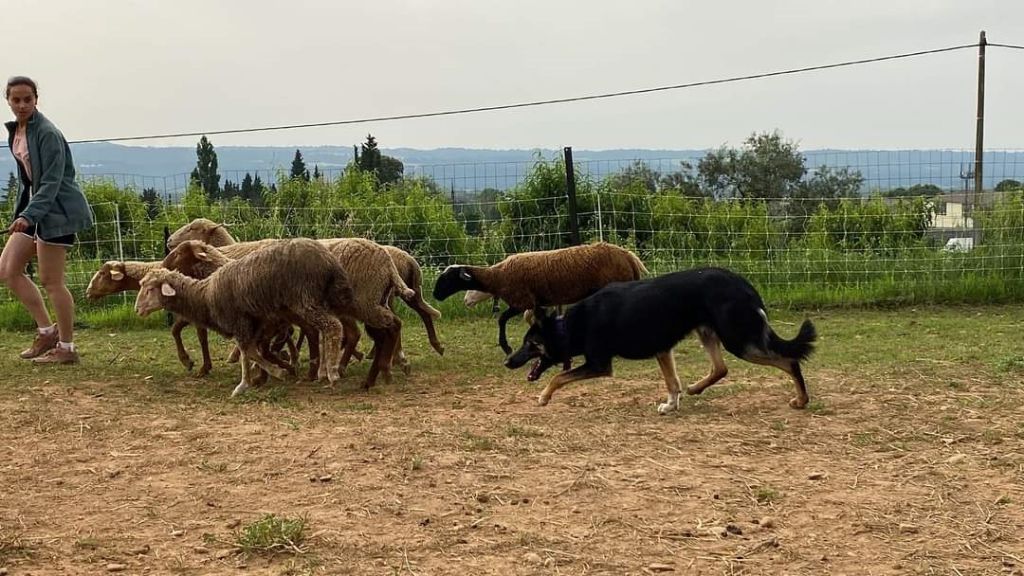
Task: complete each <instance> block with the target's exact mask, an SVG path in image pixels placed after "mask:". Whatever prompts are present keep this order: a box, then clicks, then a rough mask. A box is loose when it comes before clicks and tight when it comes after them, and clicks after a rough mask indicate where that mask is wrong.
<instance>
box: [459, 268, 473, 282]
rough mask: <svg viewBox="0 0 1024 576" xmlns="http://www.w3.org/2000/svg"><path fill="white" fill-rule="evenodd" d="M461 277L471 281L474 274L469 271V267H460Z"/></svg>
mask: <svg viewBox="0 0 1024 576" xmlns="http://www.w3.org/2000/svg"><path fill="white" fill-rule="evenodd" d="M459 278H460V279H462V280H465V281H466V282H469V281H471V280H473V275H472V274H470V273H469V269H467V268H459Z"/></svg>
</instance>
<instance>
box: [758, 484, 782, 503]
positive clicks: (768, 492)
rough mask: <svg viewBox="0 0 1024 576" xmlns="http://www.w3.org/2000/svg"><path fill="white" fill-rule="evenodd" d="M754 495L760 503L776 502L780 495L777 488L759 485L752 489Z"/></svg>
mask: <svg viewBox="0 0 1024 576" xmlns="http://www.w3.org/2000/svg"><path fill="white" fill-rule="evenodd" d="M754 497H755V498H757V501H758V502H759V503H761V504H771V503H772V502H778V500H779V498H780V495H779V492H778V490H776V489H775V488H772V487H771V486H759V487H758V488H757V490H756V491H754Z"/></svg>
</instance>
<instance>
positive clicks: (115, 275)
mask: <svg viewBox="0 0 1024 576" xmlns="http://www.w3.org/2000/svg"><path fill="white" fill-rule="evenodd" d="M130 289H131V286H130V285H129V280H128V276H127V275H126V274H125V272H124V264H123V263H121V262H117V261H115V260H111V261H109V262H104V263H103V266H101V267H100V269H99V270H97V271H96V273H95V274H93V275H92V279H91V280H89V286H88V287H87V288H86V289H85V297H86V298H88V299H89V300H98V299H100V298H102V297H104V296H109V295H110V294H117V293H118V292H124V291H125V290H130Z"/></svg>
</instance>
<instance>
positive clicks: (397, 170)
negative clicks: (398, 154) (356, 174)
mask: <svg viewBox="0 0 1024 576" xmlns="http://www.w3.org/2000/svg"><path fill="white" fill-rule="evenodd" d="M354 152H355V164H356V166H358V167H359V169H360V170H362V171H364V172H373V173H374V174H375V175H376V176H377V181H378V182H380V183H381V184H392V183H395V182H398V181H399V180H401V179H402V176H403V175H404V174H405V165H404V164H402V161H401V160H399V159H397V158H392V157H391V156H385V155H383V154H381V152H380V150H379V149H378V148H377V139H376V138H374V137H373V134H367V135H366V142H364V143H363V144H361V145H360V146H359V149H358V150H354Z"/></svg>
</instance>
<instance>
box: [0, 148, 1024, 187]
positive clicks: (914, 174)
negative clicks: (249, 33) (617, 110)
mask: <svg viewBox="0 0 1024 576" xmlns="http://www.w3.org/2000/svg"><path fill="white" fill-rule="evenodd" d="M300 149H301V151H302V155H303V158H304V160H305V162H306V165H307V166H308V167H309V169H310V171H312V170H313V167H314V165H316V166H319V168H320V170H321V172H324V173H325V174H326V175H327V176H328V177H332V176H333V175H336V174H338V173H339V172H340V171H341V170H342V169H343V168H344V166H345V165H346V164H347V163H348V162H349V161H350V160H351V159H352V154H353V150H352V148H351V147H343V146H305V147H301V148H300ZM216 150H217V159H218V163H219V167H220V174H221V181H222V182H223V181H224V180H233V181H235V182H239V181H240V180H241V179H242V177H243V176H244V175H245V173H246V172H249V173H252V174H254V175H255V174H260V175H261V177H262V178H263V179H264V181H270V180H273V179H274V177H275V174H276V173H277V172H278V171H285V172H287V171H288V169H289V167H290V166H291V161H292V158H293V157H294V155H295V148H294V147H283V146H262V147H259V146H253V147H250V146H218V147H217V148H216ZM72 151H73V154H74V157H75V162H76V164H77V166H78V171H79V173H80V174H82V175H84V176H93V177H96V176H104V177H110V178H112V179H114V180H115V181H116V182H117V183H118V184H121V185H133V186H135V187H136V188H138V189H140V190H141V189H142V188H145V187H153V188H156V189H157V190H158V191H159V192H161V193H162V194H169V195H175V194H177V193H180V192H181V191H183V190H184V189H185V186H186V185H187V183H188V175H189V173H190V172H191V171H192V168H194V167H195V161H196V156H195V148H193V147H145V146H123V145H119V144H110V143H90V144H76V145H73V146H72ZM382 151H383V152H384V153H385V154H387V155H389V156H393V157H395V158H398V159H399V160H401V161H402V162H403V163H404V164H405V170H406V174H407V175H427V176H430V177H432V178H434V180H435V181H437V182H438V183H439V184H440V185H441V186H442V187H443V188H445V189H455V190H458V191H473V190H481V189H483V188H497V189H507V188H510V187H512V186H514V185H515V184H517V183H518V182H520V181H521V180H522V179H523V178H524V177H525V176H526V174H527V173H528V172H529V170H530V166H531V165H532V163H533V162H534V160H535V159H536V157H537V154H538V153H539V154H541V155H542V157H543V158H546V159H551V158H554V157H557V156H558V155H560V154H561V150H551V149H542V150H484V149H470V148H437V149H432V150H418V149H413V148H389V149H383V148H382ZM706 153H707V150H645V149H620V150H600V151H597V150H573V157H574V161H575V163H576V164H577V166H579V167H580V169H581V170H582V171H584V172H587V173H590V174H591V175H593V176H595V177H598V178H600V177H603V176H605V175H607V174H609V173H613V172H617V171H619V170H621V169H623V168H625V167H626V166H628V165H629V164H631V163H632V162H633V161H635V160H643V161H644V162H646V163H648V164H649V165H650V166H651V167H652V168H653V169H655V170H658V171H660V172H671V171H675V170H678V169H679V163H680V162H681V161H689V162H691V163H693V164H696V162H697V160H699V159H700V158H701V157H703V156H704V155H705V154H706ZM803 154H804V156H805V157H806V158H807V166H808V168H809V169H814V168H816V167H818V166H822V165H825V166H830V167H833V168H844V167H848V168H851V169H856V170H859V171H860V172H861V174H862V175H863V176H864V181H865V185H864V188H865V191H867V190H870V189H875V188H880V189H889V188H895V187H899V186H904V187H907V186H911V185H913V184H935V185H937V186H939V187H941V188H945V189H951V190H960V189H963V187H964V182H965V179H964V178H961V176H966V177H967V179H970V175H969V174H966V172H968V171H969V170H970V169H971V167H972V165H973V161H974V155H973V152H966V151H952V150H830V149H823V150H806V151H803ZM13 170H14V159H13V158H12V157H11V155H10V153H3V154H0V171H2V173H7V172H10V171H13ZM984 176H985V186H986V188H989V187H992V186H994V185H995V184H996V183H997V182H999V181H1001V180H1004V179H1006V178H1015V179H1017V180H1024V152H998V151H993V152H986V154H985V171H984Z"/></svg>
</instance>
